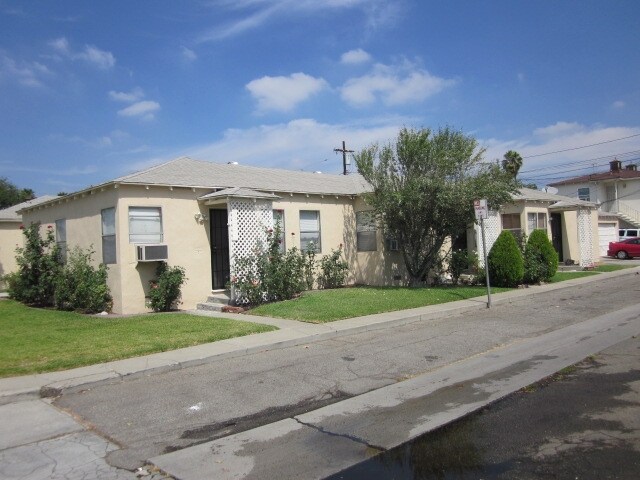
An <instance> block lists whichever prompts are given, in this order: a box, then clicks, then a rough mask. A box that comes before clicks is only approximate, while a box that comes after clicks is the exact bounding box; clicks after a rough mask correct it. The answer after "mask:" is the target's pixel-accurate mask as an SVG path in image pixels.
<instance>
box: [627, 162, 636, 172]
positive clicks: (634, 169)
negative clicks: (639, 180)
mask: <svg viewBox="0 0 640 480" xmlns="http://www.w3.org/2000/svg"><path fill="white" fill-rule="evenodd" d="M624 168H625V169H626V170H631V171H632V172H636V171H637V170H638V165H636V164H635V163H630V164H629V165H627V166H626V167H624Z"/></svg>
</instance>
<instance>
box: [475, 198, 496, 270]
mask: <svg viewBox="0 0 640 480" xmlns="http://www.w3.org/2000/svg"><path fill="white" fill-rule="evenodd" d="M488 216H489V218H485V220H484V235H485V240H486V242H487V254H488V253H489V251H491V247H493V244H494V243H495V241H496V240H497V239H498V235H500V232H501V231H502V223H501V222H500V212H497V211H495V210H489V212H488ZM475 229H476V245H477V246H478V262H479V263H478V264H479V265H480V266H481V267H484V249H483V248H482V232H481V231H480V224H478V225H476V227H475Z"/></svg>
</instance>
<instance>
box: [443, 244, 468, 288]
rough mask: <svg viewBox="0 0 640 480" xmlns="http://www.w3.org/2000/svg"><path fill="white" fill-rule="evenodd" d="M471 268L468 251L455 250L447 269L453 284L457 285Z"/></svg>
mask: <svg viewBox="0 0 640 480" xmlns="http://www.w3.org/2000/svg"><path fill="white" fill-rule="evenodd" d="M470 266H471V258H470V255H469V253H467V251H466V250H454V251H453V252H451V258H450V259H449V266H448V268H447V270H448V272H449V274H450V275H451V282H452V283H453V284H454V285H457V284H458V281H459V280H460V275H462V273H463V272H464V271H465V270H467V269H468V268H469V267H470Z"/></svg>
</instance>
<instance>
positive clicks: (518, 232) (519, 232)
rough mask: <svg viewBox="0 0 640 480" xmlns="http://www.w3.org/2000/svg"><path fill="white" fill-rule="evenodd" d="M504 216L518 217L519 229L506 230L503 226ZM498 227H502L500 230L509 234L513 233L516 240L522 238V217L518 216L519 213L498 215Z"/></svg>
mask: <svg viewBox="0 0 640 480" xmlns="http://www.w3.org/2000/svg"><path fill="white" fill-rule="evenodd" d="M505 216H509V217H518V225H520V227H519V228H506V227H505V226H504V218H505ZM500 225H501V226H502V230H509V231H510V232H511V233H513V236H514V237H516V239H517V240H520V239H521V238H522V231H523V229H522V217H521V216H520V214H519V213H503V214H501V215H500Z"/></svg>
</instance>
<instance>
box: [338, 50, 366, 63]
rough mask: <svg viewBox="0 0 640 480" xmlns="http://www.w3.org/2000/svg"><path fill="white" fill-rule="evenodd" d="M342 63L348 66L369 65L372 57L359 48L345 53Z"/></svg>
mask: <svg viewBox="0 0 640 480" xmlns="http://www.w3.org/2000/svg"><path fill="white" fill-rule="evenodd" d="M340 61H341V62H342V63H344V64H347V65H356V64H360V63H367V62H369V61H371V55H369V54H368V53H367V52H365V51H364V50H362V49H361V48H357V49H355V50H349V51H348V52H345V53H343V54H342V56H341V57H340Z"/></svg>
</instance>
